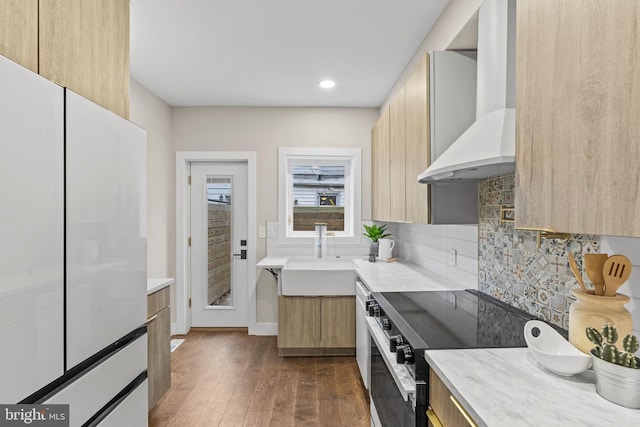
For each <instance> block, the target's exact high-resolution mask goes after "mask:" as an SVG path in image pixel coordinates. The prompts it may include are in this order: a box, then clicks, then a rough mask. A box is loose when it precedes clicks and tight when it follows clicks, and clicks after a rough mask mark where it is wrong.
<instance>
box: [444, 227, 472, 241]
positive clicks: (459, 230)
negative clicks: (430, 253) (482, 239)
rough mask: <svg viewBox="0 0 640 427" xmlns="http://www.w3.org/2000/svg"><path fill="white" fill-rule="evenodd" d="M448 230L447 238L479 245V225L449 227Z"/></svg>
mask: <svg viewBox="0 0 640 427" xmlns="http://www.w3.org/2000/svg"><path fill="white" fill-rule="evenodd" d="M447 230H448V234H447V236H448V237H449V238H450V239H458V240H466V241H468V242H476V243H478V226H477V225H448V226H447Z"/></svg>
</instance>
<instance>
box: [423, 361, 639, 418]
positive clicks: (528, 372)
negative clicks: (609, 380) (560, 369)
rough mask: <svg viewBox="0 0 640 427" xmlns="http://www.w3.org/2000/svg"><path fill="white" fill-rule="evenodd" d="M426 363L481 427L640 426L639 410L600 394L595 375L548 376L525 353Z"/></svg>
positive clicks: (589, 371)
mask: <svg viewBox="0 0 640 427" xmlns="http://www.w3.org/2000/svg"><path fill="white" fill-rule="evenodd" d="M425 358H426V359H427V362H428V363H429V365H430V366H431V368H432V369H433V370H434V371H435V372H436V373H437V374H438V376H439V377H440V378H441V379H442V381H443V382H444V383H445V384H446V385H447V387H448V388H449V390H450V391H451V393H452V394H453V395H454V396H455V397H456V398H457V399H458V401H459V402H460V403H461V404H462V406H463V407H464V408H465V409H466V410H467V412H468V413H469V415H471V417H472V418H473V419H474V420H475V421H476V422H477V423H478V425H479V426H487V427H503V426H504V427H515V426H549V427H556V426H557V427H569V426H576V427H578V426H580V427H583V426H594V427H595V426H597V427H602V426H616V427H622V426H635V427H637V426H640V410H637V409H628V408H624V407H622V406H618V405H616V404H614V403H611V402H609V401H608V400H605V399H604V398H602V397H600V396H599V395H598V394H597V393H596V387H595V377H594V374H593V372H592V371H591V370H588V371H586V372H584V373H582V374H579V375H575V376H573V377H561V376H558V375H554V374H551V373H548V372H547V371H545V370H543V368H541V367H540V366H539V365H538V364H537V362H536V361H535V360H534V359H533V357H532V356H531V355H530V354H529V350H528V349H526V348H498V349H471V350H427V351H426V352H425Z"/></svg>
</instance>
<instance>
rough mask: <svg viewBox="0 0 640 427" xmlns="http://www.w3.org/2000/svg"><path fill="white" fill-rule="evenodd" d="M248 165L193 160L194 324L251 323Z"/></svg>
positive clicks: (199, 325) (234, 324)
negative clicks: (249, 319)
mask: <svg viewBox="0 0 640 427" xmlns="http://www.w3.org/2000/svg"><path fill="white" fill-rule="evenodd" d="M247 173H248V165H247V163H230V162H228V163H224V162H220V163H192V164H191V326H195V327H245V326H247V324H248V305H249V296H248V291H247V289H248V283H247V277H248V267H249V266H248V261H247V259H246V254H247V250H248V244H249V243H250V242H248V241H247V234H248V233H247V227H248V212H247V209H248V186H247V185H248V179H247Z"/></svg>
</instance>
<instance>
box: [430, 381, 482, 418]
mask: <svg viewBox="0 0 640 427" xmlns="http://www.w3.org/2000/svg"><path fill="white" fill-rule="evenodd" d="M427 418H428V420H429V426H433V427H470V426H472V427H476V426H477V424H476V423H475V421H473V419H472V418H471V416H470V415H469V414H468V413H467V412H466V411H465V410H464V408H462V406H460V404H459V403H458V400H457V399H456V398H455V397H454V396H453V395H452V394H451V392H450V391H449V389H448V388H447V386H446V385H445V384H444V383H443V382H442V380H441V379H440V377H438V375H436V374H435V373H434V372H433V370H431V371H430V373H429V410H428V411H427Z"/></svg>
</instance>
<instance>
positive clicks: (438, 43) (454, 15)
mask: <svg viewBox="0 0 640 427" xmlns="http://www.w3.org/2000/svg"><path fill="white" fill-rule="evenodd" d="M483 2H484V0H450V1H449V4H447V7H446V8H445V9H444V10H443V11H442V14H441V15H440V17H439V18H438V20H437V21H436V23H435V24H434V25H433V28H431V30H430V31H429V34H427V36H426V37H425V39H424V40H423V42H422V44H421V45H420V47H419V48H418V49H417V50H416V53H415V54H414V55H413V57H412V58H411V60H410V61H409V63H408V64H407V66H406V67H405V69H404V71H403V72H402V73H401V74H400V75H399V76H398V79H397V80H396V83H395V84H394V85H393V87H392V88H391V91H390V92H389V95H388V96H387V99H386V100H385V102H384V103H383V104H382V105H381V106H380V110H381V111H382V110H383V109H384V108H386V107H387V106H388V105H389V102H390V101H391V98H393V96H394V95H395V94H396V92H398V90H399V89H400V88H401V87H402V85H404V82H405V81H406V80H407V78H408V77H409V75H410V74H411V73H412V72H413V69H414V68H415V66H416V64H418V62H420V60H421V59H422V58H423V57H424V55H425V54H426V53H427V52H429V51H431V50H446V49H447V48H448V47H449V45H450V44H451V42H453V41H454V39H456V36H458V34H459V33H461V32H462V31H463V29H465V26H466V25H467V23H468V22H469V21H470V20H471V19H472V18H474V15H475V13H476V12H477V11H478V9H479V8H480V5H482V3H483Z"/></svg>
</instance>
